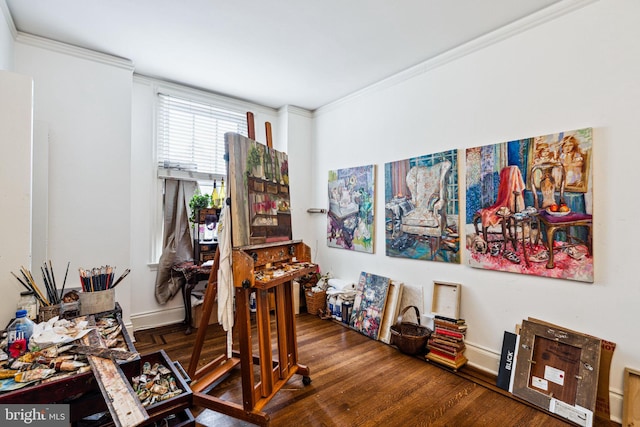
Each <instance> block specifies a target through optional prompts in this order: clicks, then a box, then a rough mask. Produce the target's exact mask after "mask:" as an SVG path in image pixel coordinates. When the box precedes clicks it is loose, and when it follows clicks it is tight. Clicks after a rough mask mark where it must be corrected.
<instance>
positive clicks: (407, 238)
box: [384, 150, 460, 263]
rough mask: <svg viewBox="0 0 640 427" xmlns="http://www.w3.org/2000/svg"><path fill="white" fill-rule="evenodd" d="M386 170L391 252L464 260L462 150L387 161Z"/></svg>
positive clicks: (387, 239) (388, 248)
mask: <svg viewBox="0 0 640 427" xmlns="http://www.w3.org/2000/svg"><path fill="white" fill-rule="evenodd" d="M384 173H385V242H386V254H387V256H391V257H402V258H412V259H419V260H429V261H441V262H450V263H460V242H459V240H460V239H459V232H458V224H459V211H458V209H459V200H458V197H459V196H458V152H457V150H449V151H443V152H440V153H436V154H429V155H424V156H420V157H413V158H410V159H406V160H401V161H397V162H392V163H386V164H385V170H384Z"/></svg>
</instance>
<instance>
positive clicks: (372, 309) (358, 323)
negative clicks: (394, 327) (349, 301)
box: [349, 271, 390, 340]
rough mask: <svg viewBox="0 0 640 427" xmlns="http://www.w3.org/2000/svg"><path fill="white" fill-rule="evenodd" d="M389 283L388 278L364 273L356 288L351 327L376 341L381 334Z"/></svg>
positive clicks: (361, 274)
mask: <svg viewBox="0 0 640 427" xmlns="http://www.w3.org/2000/svg"><path fill="white" fill-rule="evenodd" d="M389 283H390V279H389V278H388V277H383V276H378V275H375V274H371V273H366V272H364V271H363V272H362V273H360V279H359V280H358V284H357V286H356V298H355V300H354V302H353V312H352V313H351V319H350V321H349V326H351V327H352V328H353V329H355V330H356V331H359V332H361V333H362V334H364V335H366V336H368V337H370V338H373V339H374V340H377V339H378V334H379V332H380V323H381V322H382V315H383V314H384V307H385V304H386V301H387V293H388V291H389Z"/></svg>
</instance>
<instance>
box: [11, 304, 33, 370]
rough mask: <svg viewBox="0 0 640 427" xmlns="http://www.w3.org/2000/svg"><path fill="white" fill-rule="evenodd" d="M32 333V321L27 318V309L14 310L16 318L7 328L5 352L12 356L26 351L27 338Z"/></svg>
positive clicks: (20, 354)
mask: <svg viewBox="0 0 640 427" xmlns="http://www.w3.org/2000/svg"><path fill="white" fill-rule="evenodd" d="M32 333H33V322H32V321H31V320H30V319H29V318H27V310H18V311H16V318H15V319H14V320H13V321H12V322H11V323H10V324H9V327H8V328H7V353H9V356H11V357H12V358H16V357H20V356H22V355H23V354H25V353H26V352H27V351H28V348H27V346H28V344H29V338H31V334H32Z"/></svg>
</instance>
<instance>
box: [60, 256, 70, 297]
mask: <svg viewBox="0 0 640 427" xmlns="http://www.w3.org/2000/svg"><path fill="white" fill-rule="evenodd" d="M69 264H71V261H68V262H67V271H65V272H64V280H63V281H62V290H61V291H60V298H62V297H63V296H64V286H65V285H66V284H67V274H69Z"/></svg>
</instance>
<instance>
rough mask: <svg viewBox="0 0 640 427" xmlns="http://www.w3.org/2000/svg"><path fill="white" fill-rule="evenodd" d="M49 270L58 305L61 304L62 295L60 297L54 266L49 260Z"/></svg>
mask: <svg viewBox="0 0 640 427" xmlns="http://www.w3.org/2000/svg"><path fill="white" fill-rule="evenodd" d="M49 268H50V269H51V281H52V282H53V294H54V296H55V297H56V301H55V302H56V304H60V295H58V284H57V283H56V276H55V275H54V274H53V264H51V260H49Z"/></svg>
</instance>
